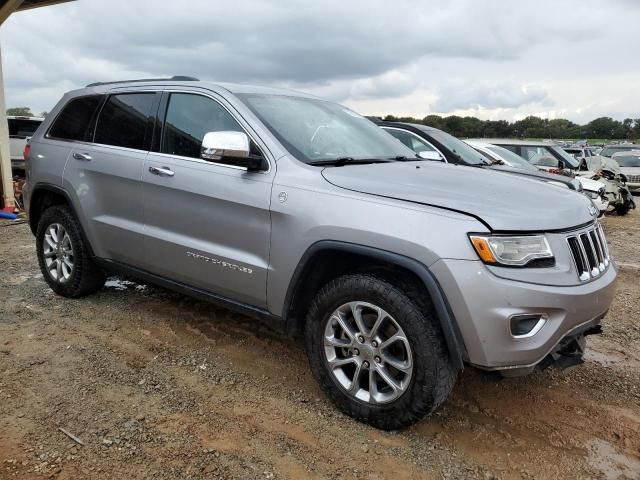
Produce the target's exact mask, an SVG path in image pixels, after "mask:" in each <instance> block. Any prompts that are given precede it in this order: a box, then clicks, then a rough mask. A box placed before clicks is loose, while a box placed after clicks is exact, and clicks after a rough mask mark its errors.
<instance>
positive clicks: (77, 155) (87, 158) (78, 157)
mask: <svg viewBox="0 0 640 480" xmlns="http://www.w3.org/2000/svg"><path fill="white" fill-rule="evenodd" d="M73 158H75V159H76V160H84V161H85V162H88V161H90V160H91V155H89V154H88V153H80V152H74V154H73Z"/></svg>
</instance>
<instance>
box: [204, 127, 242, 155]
mask: <svg viewBox="0 0 640 480" xmlns="http://www.w3.org/2000/svg"><path fill="white" fill-rule="evenodd" d="M248 156H249V137H248V136H247V134H246V133H244V132H232V131H228V132H208V133H206V134H205V136H204V138H203V139H202V148H201V150H200V157H201V158H203V159H204V160H210V161H216V160H221V159H222V158H225V157H227V158H228V157H233V158H247V157H248Z"/></svg>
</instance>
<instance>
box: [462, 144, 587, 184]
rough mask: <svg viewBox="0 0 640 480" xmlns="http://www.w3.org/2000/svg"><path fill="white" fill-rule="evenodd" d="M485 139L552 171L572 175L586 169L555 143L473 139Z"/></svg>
mask: <svg viewBox="0 0 640 480" xmlns="http://www.w3.org/2000/svg"><path fill="white" fill-rule="evenodd" d="M471 140H474V141H476V140H477V141H484V142H486V143H490V144H492V145H499V146H501V147H503V148H506V149H507V150H510V151H512V152H513V153H516V154H517V155H519V156H521V157H522V158H524V159H525V160H527V161H528V162H529V163H531V164H532V165H534V166H536V167H538V168H539V169H541V170H544V171H547V172H551V173H561V174H564V175H572V174H575V173H577V172H579V171H581V170H582V171H586V170H587V166H586V164H585V163H584V162H581V161H580V160H577V159H576V158H575V157H573V156H572V155H569V154H568V153H567V152H565V151H564V150H563V149H562V147H560V146H559V145H557V144H555V143H549V142H541V141H536V140H514V139H508V138H488V139H475V138H474V139H471ZM565 170H566V171H565Z"/></svg>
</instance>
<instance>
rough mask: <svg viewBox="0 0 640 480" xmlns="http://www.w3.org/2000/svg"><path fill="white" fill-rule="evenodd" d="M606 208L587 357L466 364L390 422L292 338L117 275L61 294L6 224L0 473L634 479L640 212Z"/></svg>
mask: <svg viewBox="0 0 640 480" xmlns="http://www.w3.org/2000/svg"><path fill="white" fill-rule="evenodd" d="M603 223H604V224H605V229H606V231H607V234H608V236H609V238H610V243H611V248H612V250H613V255H614V257H615V258H616V260H618V261H620V262H623V263H624V264H627V266H626V267H624V268H622V269H621V271H620V276H619V284H618V291H617V295H616V299H615V303H614V305H613V307H612V309H611V311H610V313H609V315H608V316H607V318H606V319H605V321H604V326H605V333H604V334H603V335H602V336H600V337H598V338H593V337H591V338H592V340H591V341H590V343H589V346H590V350H589V353H588V356H587V361H586V363H585V364H584V365H582V366H581V367H579V368H578V369H576V370H574V371H572V372H570V373H561V372H558V371H554V370H546V371H543V372H537V373H535V374H533V375H531V376H528V377H525V378H516V379H503V380H498V379H496V378H495V377H493V376H490V375H486V374H482V373H481V372H479V371H476V370H473V369H471V368H467V369H466V370H465V371H464V372H463V373H462V374H461V376H460V378H459V379H458V383H457V385H456V387H455V389H454V391H453V394H452V396H451V397H450V399H449V400H448V401H447V402H446V403H445V404H444V406H443V407H441V408H440V409H439V410H438V411H437V412H436V413H435V414H434V415H432V416H431V417H430V418H427V419H425V420H424V421H422V422H421V423H419V424H418V425H416V426H414V427H412V428H409V429H407V430H404V431H400V432H391V433H388V432H382V431H379V430H376V429H373V428H370V427H367V426H365V425H362V424H360V423H357V422H355V421H352V420H351V419H349V418H347V417H345V416H344V415H342V414H340V413H338V412H337V411H336V410H335V409H334V408H333V406H332V405H331V404H330V403H329V402H328V401H327V400H326V399H325V397H324V396H323V394H322V393H321V391H320V390H319V388H318V387H317V386H316V384H315V383H314V381H313V379H312V376H311V374H310V372H309V368H308V366H307V361H306V358H305V356H304V352H303V350H302V348H301V347H300V345H298V344H297V343H296V342H294V341H292V340H289V339H287V338H284V337H282V336H279V335H277V334H275V333H272V332H270V331H269V330H267V329H266V328H264V327H262V326H260V325H258V324H257V323H255V322H254V321H252V320H250V319H248V318H245V317H243V316H240V315H236V314H232V313H230V312H228V311H226V310H224V309H220V308H217V307H215V306H212V305H209V304H205V303H201V302H198V301H195V300H192V299H189V298H187V297H184V296H181V295H178V294H174V293H171V292H169V291H166V290H163V289H160V288H156V287H152V286H147V285H141V284H137V283H135V282H131V281H130V280H127V279H119V278H115V277H114V278H112V279H111V280H110V281H109V282H108V283H107V285H106V286H105V287H104V288H103V289H102V291H100V292H99V293H98V294H96V295H93V296H91V297H88V298H85V299H82V300H68V299H64V298H61V297H58V296H55V295H54V294H52V292H51V291H50V290H49V289H48V288H47V286H46V285H45V283H44V281H43V279H42V276H41V275H40V272H39V270H38V267H37V262H36V257H35V252H34V239H33V237H32V236H31V234H30V232H29V230H28V228H27V226H26V225H24V224H23V225H16V226H10V227H0V272H1V273H2V274H1V275H0V298H2V300H0V478H2V479H4V478H59V479H77V478H130V479H138V478H153V479H182V478H193V479H197V478H262V479H270V478H290V479H298V478H365V479H383V478H393V479H405V478H406V479H410V478H427V479H429V478H481V479H490V478H504V479H514V478H524V479H529V478H554V479H555V478H603V479H616V478H623V479H625V478H640V324H639V323H638V319H639V317H640V304H639V299H640V270H639V269H638V268H637V267H636V265H638V264H640V214H639V213H638V212H632V214H631V215H630V216H628V217H626V218H619V217H615V216H612V217H609V218H606V219H604V221H603ZM61 429H64V430H65V431H66V432H69V433H70V434H72V435H75V436H76V437H77V438H78V439H79V440H80V441H81V442H83V445H80V444H78V443H76V442H75V441H74V440H72V439H71V438H70V437H68V436H67V435H65V434H64V433H63V432H62V431H61Z"/></svg>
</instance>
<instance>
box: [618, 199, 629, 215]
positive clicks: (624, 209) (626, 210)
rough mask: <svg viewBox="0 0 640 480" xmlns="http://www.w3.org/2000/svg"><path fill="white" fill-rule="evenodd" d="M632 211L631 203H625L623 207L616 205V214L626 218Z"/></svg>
mask: <svg viewBox="0 0 640 480" xmlns="http://www.w3.org/2000/svg"><path fill="white" fill-rule="evenodd" d="M629 210H631V205H630V202H624V203H623V204H622V205H616V213H617V214H618V215H620V216H624V215H626V214H627V213H629Z"/></svg>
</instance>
